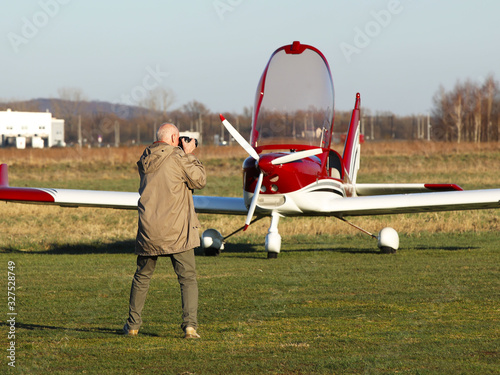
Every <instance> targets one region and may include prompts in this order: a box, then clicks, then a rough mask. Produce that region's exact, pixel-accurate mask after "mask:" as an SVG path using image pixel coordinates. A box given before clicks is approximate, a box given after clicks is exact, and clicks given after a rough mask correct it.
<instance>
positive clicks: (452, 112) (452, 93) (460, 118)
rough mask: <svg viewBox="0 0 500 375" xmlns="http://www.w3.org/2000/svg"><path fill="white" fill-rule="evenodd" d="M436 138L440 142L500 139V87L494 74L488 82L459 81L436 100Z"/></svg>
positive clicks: (440, 90) (443, 90)
mask: <svg viewBox="0 0 500 375" xmlns="http://www.w3.org/2000/svg"><path fill="white" fill-rule="evenodd" d="M433 105H434V109H433V112H432V116H433V120H434V127H433V138H434V139H436V140H439V141H455V142H458V143H460V142H489V141H499V140H500V138H499V137H500V88H499V84H498V82H497V81H495V79H494V77H493V75H489V76H488V77H486V79H485V80H484V82H482V83H477V82H473V81H471V80H466V81H464V82H461V81H458V82H457V83H456V84H455V87H454V88H453V89H451V90H449V91H447V90H445V89H444V87H442V86H441V87H440V88H439V90H438V91H437V93H436V94H435V95H434V97H433Z"/></svg>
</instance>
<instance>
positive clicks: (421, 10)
mask: <svg viewBox="0 0 500 375" xmlns="http://www.w3.org/2000/svg"><path fill="white" fill-rule="evenodd" d="M499 14H500V2H499V1H496V0H477V1H474V2H473V1H456V0H455V1H452V0H442V1H431V0H421V1H417V0H401V1H398V0H380V1H379V0H372V1H367V0H358V1H348V0H343V1H341V0H309V1H305V0H302V1H301V0H275V1H271V0H267V1H266V0H192V1H180V0H176V1H174V0H163V1H161V0H144V1H124V0H122V1H118V0H107V1H94V0H87V1H83V0H24V1H22V2H21V1H9V2H7V4H5V2H4V4H3V5H2V7H1V15H0V21H1V22H0V36H1V38H0V51H1V59H0V72H1V80H0V99H1V100H21V99H33V98H39V97H58V89H60V88H63V87H73V88H78V89H81V90H82V91H83V93H84V95H85V97H86V98H87V99H88V100H103V101H110V102H114V103H124V102H128V103H129V104H130V103H132V104H134V101H135V100H136V99H138V98H139V97H140V95H139V94H141V92H143V91H141V90H144V89H149V88H151V87H154V86H161V87H163V88H165V89H167V90H171V91H172V92H173V94H174V97H175V101H174V102H173V105H172V107H171V108H172V109H175V108H179V107H181V106H182V105H183V104H186V103H187V102H190V101H192V100H197V101H199V102H202V103H203V104H205V105H206V106H207V107H208V108H209V109H210V110H212V111H214V112H230V111H234V112H241V111H242V110H243V108H244V107H250V106H252V104H253V97H254V94H255V89H256V86H257V83H258V80H259V78H260V75H261V73H262V71H263V69H264V67H265V65H266V63H267V61H268V59H269V57H270V55H271V54H272V52H273V51H274V50H275V49H276V48H278V47H280V46H282V45H285V44H290V43H291V42H292V41H294V40H299V41H301V42H302V43H305V44H310V45H313V46H315V47H316V48H318V49H320V50H321V51H322V52H323V54H324V55H325V56H326V58H327V59H328V61H329V63H330V67H331V69H332V75H333V79H334V86H335V95H336V109H337V110H350V109H351V107H352V105H353V103H354V98H355V94H356V92H360V93H361V98H362V107H363V108H368V109H370V110H372V111H391V112H393V113H395V114H399V115H408V114H419V113H427V112H428V111H429V110H430V109H431V108H432V96H433V95H434V93H435V92H436V91H437V90H438V88H439V86H440V85H443V86H444V87H445V88H447V89H451V88H452V87H453V86H454V84H455V83H456V81H457V80H459V79H460V80H465V79H471V80H472V81H477V82H482V81H483V80H484V78H485V77H486V76H487V75H488V74H493V75H494V76H495V78H496V79H497V80H499V79H500V48H498V43H499V41H500V22H499V21H498V15H499ZM141 88H142V89H141Z"/></svg>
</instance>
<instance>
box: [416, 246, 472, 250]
mask: <svg viewBox="0 0 500 375" xmlns="http://www.w3.org/2000/svg"><path fill="white" fill-rule="evenodd" d="M478 249H480V247H478V246H474V247H472V246H422V245H421V246H415V247H414V248H412V249H408V250H418V251H422V250H424V251H425V250H436V251H437V250H444V251H460V250H478Z"/></svg>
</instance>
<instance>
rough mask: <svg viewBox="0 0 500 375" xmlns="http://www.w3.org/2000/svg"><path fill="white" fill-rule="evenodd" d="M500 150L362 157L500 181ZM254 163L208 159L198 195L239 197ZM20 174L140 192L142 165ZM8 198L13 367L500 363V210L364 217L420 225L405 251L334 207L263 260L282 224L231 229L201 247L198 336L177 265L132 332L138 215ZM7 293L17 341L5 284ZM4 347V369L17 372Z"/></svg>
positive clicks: (289, 223) (380, 369) (439, 174)
mask: <svg viewBox="0 0 500 375" xmlns="http://www.w3.org/2000/svg"><path fill="white" fill-rule="evenodd" d="M490 155H492V156H481V155H480V156H478V157H472V156H463V155H458V154H453V155H451V156H449V157H448V156H446V157H437V158H436V159H435V161H433V160H434V159H433V158H430V159H429V158H427V157H425V156H423V155H422V156H417V157H411V158H407V159H404V158H403V159H401V157H399V156H372V157H365V158H363V160H362V162H363V164H362V170H361V171H360V181H362V182H388V181H398V182H407V181H424V182H456V183H459V184H460V185H464V187H466V188H480V187H483V188H487V187H498V177H497V176H496V174H485V171H487V170H490V169H491V165H493V169H494V170H495V166H496V165H498V162H499V160H500V158H499V155H498V152H494V153H491V154H490ZM490 159H491V160H490ZM241 161H242V160H239V159H208V160H206V161H204V164H205V165H206V167H207V170H208V184H207V187H206V188H205V189H204V190H202V191H201V192H196V193H197V194H207V195H231V196H240V195H241V170H240V168H241ZM441 162H443V163H449V164H446V165H449V167H446V166H443V165H445V164H443V165H441ZM411 163H414V164H413V165H414V166H413V167H407V168H406V169H402V170H399V169H398V168H399V167H398V166H401V165H410V164H411ZM433 163H434V164H433ZM377 168H379V169H377ZM454 168H455V169H454ZM387 170H389V174H387V173H388V172H387ZM96 171H99V173H96ZM9 177H10V182H11V185H12V186H41V187H59V188H77V189H97V190H121V191H137V187H138V176H137V171H136V170H135V166H134V164H133V163H106V162H92V163H90V162H89V163H86V162H81V163H76V162H68V163H59V164H57V165H52V164H50V163H49V164H48V165H46V166H44V167H43V168H42V170H40V166H38V165H30V164H22V163H20V164H18V165H16V166H12V168H10V169H9ZM1 207H2V209H1V210H0V226H1V227H2V236H0V265H3V269H4V276H3V277H1V282H0V287H1V288H2V290H4V291H6V290H7V281H8V274H7V271H8V269H7V265H8V262H9V261H14V262H15V263H16V269H15V273H16V311H17V313H18V315H17V316H16V339H15V341H16V368H15V369H10V368H9V371H10V372H11V373H19V374H46V373H51V374H73V373H86V374H103V373H106V374H137V373H141V374H221V373H225V374H252V375H255V374H395V373H398V374H399V373H401V374H498V373H500V350H499V348H500V339H499V338H500V328H499V327H500V326H499V316H500V311H499V306H500V303H499V302H500V294H499V290H500V278H499V274H500V272H499V271H500V255H499V252H498V242H499V241H498V223H499V222H500V220H499V213H498V210H497V211H495V210H490V211H488V212H479V211H478V212H473V213H467V212H462V213H440V214H418V215H399V216H380V217H373V218H370V219H365V218H363V220H361V218H359V219H356V220H355V222H356V223H358V224H360V225H362V226H364V227H365V228H366V229H368V230H370V231H377V230H379V229H380V228H381V227H383V226H386V225H391V226H393V225H394V226H395V227H396V228H397V227H398V226H399V227H401V228H407V230H400V244H401V245H400V250H398V252H397V253H396V254H394V255H382V254H380V253H379V252H378V250H377V249H376V244H375V241H373V240H371V239H370V238H369V237H367V236H366V235H361V234H354V235H347V234H346V233H352V232H348V230H349V229H350V227H349V226H347V225H346V224H344V223H341V222H339V221H337V220H335V219H332V218H328V219H324V218H312V219H310V218H294V219H283V220H282V221H281V222H280V233H282V236H283V244H282V252H281V254H280V255H279V258H278V259H277V260H268V259H266V253H265V251H264V245H263V242H264V236H265V233H266V231H267V227H268V225H269V220H268V219H265V220H262V221H260V222H258V223H255V224H253V225H252V227H251V228H250V230H248V231H247V232H245V233H239V234H238V235H236V236H234V237H232V238H230V239H229V240H228V243H227V244H226V249H225V250H224V252H223V253H222V255H221V256H220V257H204V256H202V255H201V250H199V249H198V250H197V253H198V255H199V256H197V265H198V276H199V277H198V280H199V287H200V309H199V322H200V330H199V331H200V334H201V335H202V338H201V340H193V341H186V340H183V339H182V338H181V337H182V335H181V330H180V322H181V317H180V313H181V306H180V296H179V287H178V284H177V281H176V279H175V277H174V274H173V271H172V269H171V268H172V267H171V265H170V263H169V262H168V261H166V260H164V261H163V262H161V261H160V264H159V265H158V269H157V272H156V274H155V276H154V278H153V281H152V284H151V288H150V292H149V295H148V300H147V303H146V307H145V310H144V314H143V318H144V325H143V327H142V328H141V331H140V334H139V336H138V337H135V338H129V337H122V336H121V335H120V334H119V333H120V331H121V328H122V326H123V324H124V322H125V319H126V317H127V313H128V295H129V291H130V284H131V280H132V275H133V273H134V270H135V256H134V255H133V247H134V235H135V230H136V225H137V224H136V220H137V213H136V212H134V211H115V210H108V209H94V208H81V209H67V208H59V207H47V206H33V205H17V204H4V203H2V204H1ZM243 220H244V218H243V217H239V216H238V217H233V218H227V217H224V218H221V216H215V215H200V221H201V222H202V225H203V229H206V228H208V227H215V228H218V229H219V230H221V231H223V233H224V234H228V233H230V232H232V231H233V230H235V229H237V228H238V227H240V226H241V225H242V222H243ZM312 222H314V223H315V225H311V223H312ZM360 222H361V223H360ZM466 222H468V223H469V224H467V223H466ZM471 222H472V223H473V224H474V225H471V224H470V223H471ZM443 223H446V224H447V225H443ZM476 224H477V225H476ZM422 228H428V229H429V228H430V229H432V230H428V231H425V230H422ZM301 232H306V234H296V233H301ZM285 233H287V234H285ZM325 233H329V234H325ZM332 233H337V235H332ZM2 301H3V303H2V306H3V308H2V309H0V313H1V314H2V315H1V316H3V318H2V319H1V320H0V337H1V338H2V340H3V344H2V345H3V348H4V349H7V348H8V347H9V345H10V344H9V342H10V340H9V339H8V336H7V333H8V329H9V326H8V325H7V324H6V319H7V318H8V315H7V312H8V310H7V309H8V304H7V293H6V292H4V297H3V299H2ZM6 352H7V350H5V351H4V355H3V356H2V362H1V363H0V369H1V370H0V373H6V372H7V370H4V368H8V365H7V362H8V359H7V357H6V355H5V353H6Z"/></svg>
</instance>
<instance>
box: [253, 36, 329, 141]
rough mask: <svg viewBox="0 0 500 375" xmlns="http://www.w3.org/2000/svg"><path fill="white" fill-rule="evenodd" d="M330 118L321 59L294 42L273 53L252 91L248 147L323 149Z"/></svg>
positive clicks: (317, 53)
mask: <svg viewBox="0 0 500 375" xmlns="http://www.w3.org/2000/svg"><path fill="white" fill-rule="evenodd" d="M333 117H334V90H333V82H332V77H331V73H330V67H329V66H328V62H327V61H326V59H325V57H324V56H323V54H322V53H321V52H320V51H319V50H317V49H316V48H314V47H312V46H308V45H305V44H300V42H293V44H291V45H287V46H284V47H281V48H278V49H277V50H276V51H275V52H274V53H273V54H272V56H271V58H270V60H269V62H268V63H267V65H266V68H265V70H264V72H263V74H262V77H261V79H260V81H259V85H258V87H257V93H256V95H255V104H254V113H253V119H252V134H251V142H250V143H251V144H252V146H253V147H259V146H264V145H271V144H273V145H276V144H297V145H307V146H313V147H325V148H329V147H330V140H331V134H332V131H333Z"/></svg>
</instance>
